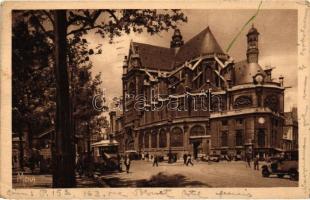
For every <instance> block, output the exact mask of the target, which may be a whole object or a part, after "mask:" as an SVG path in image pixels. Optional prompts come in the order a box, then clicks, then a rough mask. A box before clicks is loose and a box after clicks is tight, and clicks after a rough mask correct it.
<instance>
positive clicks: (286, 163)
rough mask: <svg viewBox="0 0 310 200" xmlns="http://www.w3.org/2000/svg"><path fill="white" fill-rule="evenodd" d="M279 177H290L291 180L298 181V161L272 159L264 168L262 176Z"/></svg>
mask: <svg viewBox="0 0 310 200" xmlns="http://www.w3.org/2000/svg"><path fill="white" fill-rule="evenodd" d="M270 175H277V176H278V177H279V178H283V177H284V176H285V175H289V176H290V179H291V180H298V160H289V159H284V158H271V159H270V160H269V162H268V164H267V165H263V166H262V176H263V177H269V176H270Z"/></svg>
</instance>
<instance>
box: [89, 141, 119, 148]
mask: <svg viewBox="0 0 310 200" xmlns="http://www.w3.org/2000/svg"><path fill="white" fill-rule="evenodd" d="M118 145H119V143H118V142H117V141H116V140H101V141H99V142H95V143H93V144H91V146H92V147H95V146H118Z"/></svg>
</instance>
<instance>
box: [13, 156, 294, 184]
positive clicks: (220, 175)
mask: <svg viewBox="0 0 310 200" xmlns="http://www.w3.org/2000/svg"><path fill="white" fill-rule="evenodd" d="M51 185H52V176H51V175H30V174H27V175H23V176H19V175H16V174H15V175H13V187H14V188H23V187H27V188H44V187H45V188H46V187H51ZM297 186H298V181H291V180H289V177H284V178H278V177H276V176H275V177H272V176H271V177H269V178H263V177H262V175H261V171H260V170H259V171H257V170H253V167H252V168H248V167H247V166H246V163H245V162H243V161H238V162H234V161H233V162H226V161H223V162H219V163H213V162H212V163H210V164H209V163H206V162H194V166H185V165H184V164H183V163H182V162H177V163H173V164H168V163H167V162H161V163H159V166H158V167H153V166H152V163H151V162H148V161H132V162H131V168H130V172H129V173H126V172H107V173H105V174H102V175H99V176H98V175H96V176H95V179H94V178H87V177H82V178H81V177H78V178H77V187H297Z"/></svg>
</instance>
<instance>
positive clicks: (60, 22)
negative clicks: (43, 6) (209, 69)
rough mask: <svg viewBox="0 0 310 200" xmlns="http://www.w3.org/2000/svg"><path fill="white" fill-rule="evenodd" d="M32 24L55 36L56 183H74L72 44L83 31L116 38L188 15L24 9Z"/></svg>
mask: <svg viewBox="0 0 310 200" xmlns="http://www.w3.org/2000/svg"><path fill="white" fill-rule="evenodd" d="M24 17H27V18H28V19H29V22H30V23H31V24H32V27H33V28H34V29H35V30H37V31H40V32H43V33H45V36H46V38H49V40H52V43H53V47H54V52H55V55H54V58H53V59H54V63H55V78H56V135H55V152H54V155H53V163H54V164H55V165H54V170H53V186H54V187H75V174H74V164H73V163H74V159H75V150H74V143H73V140H74V138H73V137H74V133H73V131H72V120H71V117H70V116H71V115H70V101H71V100H70V96H69V94H70V93H69V80H68V69H67V68H68V66H70V61H71V60H70V59H69V65H68V55H69V53H68V52H69V51H70V47H68V45H69V44H70V43H69V42H68V40H70V39H72V41H74V42H77V43H78V42H80V41H81V40H82V41H83V35H84V34H87V33H88V31H90V30H93V31H95V32H96V33H97V34H99V35H100V36H102V37H108V38H109V39H110V41H111V42H113V38H114V37H117V36H120V35H121V34H122V33H126V34H129V33H131V32H137V33H141V32H143V31H146V32H147V33H149V34H151V35H153V34H156V33H158V32H161V31H167V30H169V29H170V28H176V27H177V23H178V22H186V21H187V18H186V16H185V15H184V14H183V13H182V12H181V11H180V10H154V9H153V10H150V9H144V10H111V9H102V10H70V11H67V10H55V11H48V10H36V11H25V12H24ZM81 53H82V54H83V52H81ZM84 53H85V54H84V55H82V57H81V58H82V59H81V62H83V61H88V60H89V56H88V55H91V54H93V53H94V50H89V51H88V52H87V51H86V52H84Z"/></svg>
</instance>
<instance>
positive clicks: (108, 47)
mask: <svg viewBox="0 0 310 200" xmlns="http://www.w3.org/2000/svg"><path fill="white" fill-rule="evenodd" d="M183 12H184V14H185V15H186V16H187V17H188V22H187V23H183V24H179V25H178V28H179V29H180V30H181V33H182V36H183V40H184V42H186V41H188V40H189V39H191V38H192V37H194V36H195V35H196V34H198V33H199V32H200V31H202V30H203V29H205V28H206V27H208V26H209V27H210V29H211V32H212V33H213V35H214V36H215V38H216V40H217V42H218V43H219V45H220V46H221V47H222V49H223V50H224V51H225V50H226V49H227V47H228V45H229V43H230V42H231V41H232V40H233V38H234V37H235V36H236V35H237V34H238V32H239V31H240V30H241V28H242V26H243V25H244V24H245V23H246V22H247V21H248V20H249V19H250V18H251V17H252V16H253V15H254V13H255V12H256V10H183ZM253 24H254V26H255V27H256V28H257V30H258V32H259V33H260V35H259V61H258V62H259V64H260V65H261V66H262V67H263V68H264V67H265V66H271V67H275V69H274V70H273V74H272V77H273V78H274V79H275V80H278V77H279V76H280V75H283V76H284V85H285V86H290V87H291V88H289V89H286V91H285V111H289V110H290V109H291V107H292V106H294V105H297V98H296V96H297V11H296V10H260V11H259V13H258V15H257V16H256V18H255V19H254V21H253ZM251 26H252V23H251V24H249V25H248V26H247V27H246V28H245V29H244V30H243V31H242V32H241V34H240V35H239V37H238V38H237V40H236V41H235V43H234V45H233V46H232V48H231V49H230V50H229V52H228V54H229V55H230V56H232V57H233V59H234V60H235V62H238V61H241V60H244V59H246V45H247V44H246V34H247V32H248V30H249V29H250V28H251ZM172 34H173V30H170V31H168V32H162V33H160V34H157V35H155V36H150V35H148V34H146V33H142V34H130V35H123V36H121V37H119V38H116V39H115V41H114V44H109V41H108V39H103V38H101V37H100V36H98V35H96V34H94V33H92V32H90V33H89V34H88V35H87V36H86V38H87V40H88V41H89V42H90V47H92V46H93V47H95V46H97V45H98V44H99V43H100V44H102V45H103V46H102V50H103V53H102V54H101V55H95V56H92V57H91V61H92V62H93V66H94V67H93V69H92V73H93V75H95V74H97V73H99V72H101V73H102V80H103V85H102V87H103V88H104V89H105V95H106V97H107V101H108V105H109V103H110V102H111V100H112V98H113V97H118V96H121V95H122V81H121V76H122V63H123V58H124V56H125V55H127V54H128V49H129V44H130V41H131V40H133V41H136V42H142V43H147V44H152V45H157V46H163V47H169V45H170V41H171V36H172Z"/></svg>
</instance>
